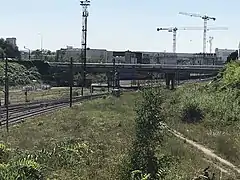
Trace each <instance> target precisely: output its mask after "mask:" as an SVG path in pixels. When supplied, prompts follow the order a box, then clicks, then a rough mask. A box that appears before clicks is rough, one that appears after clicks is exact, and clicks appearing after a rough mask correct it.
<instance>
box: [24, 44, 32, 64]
mask: <svg viewBox="0 0 240 180" xmlns="http://www.w3.org/2000/svg"><path fill="white" fill-rule="evenodd" d="M24 49H26V50H28V60H29V61H30V60H31V50H30V49H28V48H26V46H24Z"/></svg>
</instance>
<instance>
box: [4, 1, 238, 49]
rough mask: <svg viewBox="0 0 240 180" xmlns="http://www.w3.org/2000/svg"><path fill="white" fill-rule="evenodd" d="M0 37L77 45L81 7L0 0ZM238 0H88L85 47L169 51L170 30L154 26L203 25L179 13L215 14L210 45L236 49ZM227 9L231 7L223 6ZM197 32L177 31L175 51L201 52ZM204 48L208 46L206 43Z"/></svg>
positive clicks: (69, 3)
mask: <svg viewBox="0 0 240 180" xmlns="http://www.w3.org/2000/svg"><path fill="white" fill-rule="evenodd" d="M0 5H1V11H0V22H1V25H0V27H1V28H0V36H1V37H4V38H6V37H12V36H13V37H16V38H17V43H18V46H19V47H20V49H23V47H24V45H25V46H27V47H29V48H31V49H36V48H40V36H39V33H41V34H42V36H43V48H44V49H51V50H56V49H59V48H62V47H66V46H67V45H72V46H74V47H80V44H81V23H82V18H81V7H80V5H79V1H78V0H38V1H36V0H21V1H20V0H0ZM239 7H240V1H239V0H229V1H227V0H168V1H166V0H151V1H148V0H92V1H91V6H90V7H89V12H90V16H89V19H88V47H90V48H102V49H103V48H104V49H108V50H139V51H164V50H166V51H169V52H171V51H172V33H168V32H167V31H166V32H165V31H161V32H157V31H156V28H157V27H171V26H176V27H189V26H194V27H203V20H202V19H200V18H195V17H188V16H183V15H179V14H178V13H179V12H180V11H181V12H190V13H191V12H192V13H199V14H203V15H204V14H207V15H209V16H214V17H216V18H217V20H216V21H215V22H213V21H209V22H208V24H209V26H217V27H220V26H221V27H228V28H229V30H227V31H210V32H208V36H209V35H211V36H214V40H213V48H214V49H215V48H216V47H218V48H229V49H236V48H237V47H238V43H239V40H240V34H239V32H240V24H239V23H238V22H239V18H240V11H239ZM228 9H231V10H228ZM202 34H203V32H202V31H178V36H177V52H200V51H202V36H203V35H202ZM207 50H208V51H209V45H208V46H207Z"/></svg>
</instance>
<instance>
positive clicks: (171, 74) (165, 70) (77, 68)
mask: <svg viewBox="0 0 240 180" xmlns="http://www.w3.org/2000/svg"><path fill="white" fill-rule="evenodd" d="M47 63H48V65H49V68H50V71H68V70H69V68H70V63H61V62H47ZM222 68H223V65H173V64H120V63H116V64H115V65H114V64H113V63H87V64H86V72H87V73H106V74H107V77H109V78H110V77H111V76H112V74H111V73H112V72H114V71H115V72H117V74H118V75H119V73H130V74H136V73H159V74H164V75H165V79H166V85H167V88H169V87H170V85H171V89H173V88H174V83H175V79H176V78H178V77H179V74H180V73H186V74H190V73H194V74H216V73H218V72H219V71H220V70H221V69H222ZM73 71H74V72H82V71H83V65H82V63H74V64H73ZM117 79H118V81H119V78H117ZM116 84H119V82H118V83H116Z"/></svg>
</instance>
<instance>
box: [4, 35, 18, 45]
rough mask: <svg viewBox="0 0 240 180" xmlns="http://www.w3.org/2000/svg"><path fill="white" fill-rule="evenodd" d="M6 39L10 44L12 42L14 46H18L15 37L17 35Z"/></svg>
mask: <svg viewBox="0 0 240 180" xmlns="http://www.w3.org/2000/svg"><path fill="white" fill-rule="evenodd" d="M6 41H7V42H8V43H9V44H12V45H13V46H14V47H16V46H17V38H15V37H11V38H6Z"/></svg>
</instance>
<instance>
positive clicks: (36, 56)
mask: <svg viewBox="0 0 240 180" xmlns="http://www.w3.org/2000/svg"><path fill="white" fill-rule="evenodd" d="M31 55H33V57H34V59H41V55H42V52H41V50H39V49H37V50H35V51H32V53H31Z"/></svg>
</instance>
